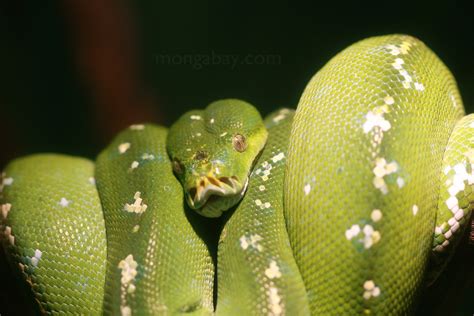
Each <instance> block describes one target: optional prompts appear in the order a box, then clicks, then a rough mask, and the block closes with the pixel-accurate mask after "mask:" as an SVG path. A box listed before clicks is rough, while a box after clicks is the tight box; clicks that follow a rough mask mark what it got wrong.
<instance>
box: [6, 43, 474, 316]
mask: <svg viewBox="0 0 474 316" xmlns="http://www.w3.org/2000/svg"><path fill="white" fill-rule="evenodd" d="M463 116H464V109H463V105H462V102H461V98H460V96H459V93H458V90H457V88H456V84H455V81H454V79H453V78H452V75H451V74H450V72H449V70H448V69H447V68H446V67H445V66H444V65H443V64H442V62H441V61H440V60H439V59H438V58H437V57H436V56H435V55H434V53H433V52H431V51H430V50H429V49H428V48H427V47H426V46H425V45H424V44H423V43H422V42H420V41H418V40H416V39H414V38H412V37H409V36H404V35H391V36H382V37H374V38H369V39H366V40H363V41H361V42H358V43H356V44H354V45H352V46H350V47H349V48H347V49H346V50H344V51H342V52H341V53H339V54H338V55H337V56H336V57H334V58H333V59H332V60H331V61H330V62H329V63H328V64H327V65H326V66H325V67H324V68H323V69H321V70H320V71H319V72H318V73H317V74H316V75H315V76H314V77H313V78H312V79H311V81H310V82H309V84H308V85H307V87H306V89H305V91H304V93H303V95H302V96H301V99H300V102H299V104H298V107H297V110H296V113H295V112H294V111H293V110H289V109H283V110H280V111H276V112H274V113H272V114H270V115H269V116H268V117H267V118H266V119H265V120H262V119H261V117H260V114H259V113H258V112H257V111H256V110H255V108H253V107H252V106H251V105H250V104H248V103H246V102H243V101H239V100H235V99H229V100H222V101H217V102H214V103H212V104H210V105H209V106H208V107H207V108H206V109H205V110H202V111H201V110H200V111H191V112H188V113H186V114H184V115H183V116H182V117H181V118H180V119H179V120H178V121H177V122H176V123H175V124H174V125H173V126H172V127H171V128H170V130H169V131H168V130H167V129H165V128H163V127H159V126H154V125H151V124H147V125H133V126H131V127H130V128H129V129H127V130H125V131H123V132H121V133H120V134H119V135H118V136H117V137H116V138H115V139H114V140H113V141H112V143H111V144H110V145H109V146H108V147H107V148H106V149H105V150H104V151H103V152H102V153H101V154H100V155H99V156H98V158H97V160H96V162H95V164H94V163H93V162H91V161H89V160H87V159H82V158H77V157H69V156H63V155H55V154H40V155H33V156H29V157H25V158H20V159H17V160H15V161H13V162H11V163H10V164H9V165H8V166H7V168H6V169H5V172H4V173H3V175H2V179H1V182H0V205H1V213H0V219H1V226H0V229H1V231H0V235H1V236H2V240H3V246H4V248H5V250H6V251H7V253H8V255H9V258H10V261H11V263H12V266H13V268H14V269H15V270H16V271H19V272H20V274H21V275H22V276H23V278H24V279H25V280H26V281H27V283H28V284H29V285H30V286H31V288H32V290H33V293H34V297H35V299H36V300H37V302H38V303H39V306H40V309H41V311H42V312H44V313H48V314H50V313H51V314H54V313H78V314H122V315H141V314H169V315H174V314H193V315H210V314H214V313H215V314H218V315H308V314H312V315H343V314H344V315H345V314H355V315H357V314H359V315H360V314H364V315H369V314H373V315H388V314H409V313H411V312H412V311H413V309H414V307H415V306H416V301H417V297H418V295H419V294H420V292H421V291H422V290H423V288H424V285H425V283H427V282H432V281H433V280H434V279H435V278H436V276H437V275H438V273H439V272H440V271H441V270H442V268H443V267H444V265H445V264H446V261H447V260H448V259H449V257H450V255H451V253H452V251H453V249H454V247H455V245H456V244H457V242H458V240H459V237H460V236H461V232H462V230H463V229H464V228H465V227H466V223H467V219H468V218H469V216H470V212H471V208H472V206H471V204H472V203H473V200H474V199H473V194H472V185H473V183H474V174H473V162H474V151H473V137H474V117H473V116H471V115H469V116H464V117H463ZM214 217H218V218H219V219H213V218H214ZM216 223H221V224H222V229H221V230H220V231H219V232H220V235H219V238H218V242H217V243H214V242H213V241H216V240H217V238H216V237H217V234H218V231H217V230H216V229H215V226H216ZM215 271H216V272H215ZM214 292H215V295H214V294H213V293H214Z"/></svg>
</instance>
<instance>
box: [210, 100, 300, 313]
mask: <svg viewBox="0 0 474 316" xmlns="http://www.w3.org/2000/svg"><path fill="white" fill-rule="evenodd" d="M293 115H294V111H293V110H288V109H282V110H280V111H277V112H275V113H273V114H271V115H269V116H268V117H267V118H266V119H265V121H264V122H265V125H266V127H267V129H268V132H269V138H268V140H267V144H266V146H265V149H264V150H263V152H262V154H261V156H260V157H259V159H258V161H257V162H256V165H255V167H254V169H253V172H252V174H251V175H250V180H249V187H248V189H247V193H246V194H245V197H244V198H243V199H242V202H241V203H240V204H239V206H238V207H237V209H236V210H235V211H234V213H233V214H231V216H230V217H229V219H228V220H227V221H226V223H225V225H224V228H223V231H222V234H221V238H220V241H219V249H218V280H219V282H218V296H217V302H218V303H217V311H216V314H217V315H282V314H287V315H308V314H309V305H308V301H307V298H306V291H305V288H304V284H303V280H302V279H301V276H300V273H299V271H298V267H297V266H296V263H295V260H294V258H293V253H292V251H291V247H290V244H289V239H288V234H287V232H286V229H285V219H284V218H283V181H284V175H285V160H286V155H287V150H288V142H289V133H290V129H291V122H292V119H293Z"/></svg>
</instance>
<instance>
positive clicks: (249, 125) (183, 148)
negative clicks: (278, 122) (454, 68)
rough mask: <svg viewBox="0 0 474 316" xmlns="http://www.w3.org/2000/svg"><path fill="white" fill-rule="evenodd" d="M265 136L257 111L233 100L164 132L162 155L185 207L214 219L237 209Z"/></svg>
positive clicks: (214, 105) (186, 116)
mask: <svg viewBox="0 0 474 316" xmlns="http://www.w3.org/2000/svg"><path fill="white" fill-rule="evenodd" d="M267 134H268V133H267V130H266V129H265V126H264V124H263V120H262V117H261V116H260V114H259V113H258V111H257V110H256V109H255V108H254V107H253V106H252V105H250V104H249V103H246V102H244V101H240V100H236V99H226V100H220V101H216V102H213V103H211V104H209V105H208V106H207V108H206V109H205V110H194V111H189V112H187V113H186V114H184V115H183V116H181V117H180V118H179V119H178V121H177V122H176V123H174V124H173V125H172V126H171V128H170V130H169V133H168V139H167V150H168V154H169V156H170V158H171V161H172V164H173V171H174V173H175V175H176V176H177V178H178V180H179V181H180V182H181V184H182V186H183V189H184V192H185V196H186V202H187V204H188V205H189V207H191V208H192V209H194V210H196V211H197V212H198V213H199V214H201V215H203V216H206V217H219V216H220V215H222V212H224V211H226V210H228V209H229V208H231V207H232V206H234V205H235V204H237V203H238V202H239V201H240V200H241V199H242V196H243V195H244V193H245V190H246V187H247V183H248V178H249V173H250V171H251V170H252V167H253V164H254V162H255V160H256V158H257V156H258V155H259V153H260V152H261V151H262V149H263V147H264V145H265V142H266V140H267Z"/></svg>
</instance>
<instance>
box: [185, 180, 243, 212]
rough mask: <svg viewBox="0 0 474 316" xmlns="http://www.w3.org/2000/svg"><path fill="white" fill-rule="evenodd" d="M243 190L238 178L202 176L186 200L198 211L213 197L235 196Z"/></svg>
mask: <svg viewBox="0 0 474 316" xmlns="http://www.w3.org/2000/svg"><path fill="white" fill-rule="evenodd" d="M241 190H242V184H241V183H240V182H239V181H238V178H237V177H236V176H232V177H220V178H216V177H214V176H202V177H200V178H198V179H197V180H196V186H195V187H192V188H191V189H189V191H188V192H187V194H186V199H187V202H188V205H189V206H190V207H191V208H192V209H195V210H197V209H200V208H202V207H203V206H204V205H205V204H206V202H208V200H209V198H211V197H217V196H230V195H235V194H238V193H240V191H241Z"/></svg>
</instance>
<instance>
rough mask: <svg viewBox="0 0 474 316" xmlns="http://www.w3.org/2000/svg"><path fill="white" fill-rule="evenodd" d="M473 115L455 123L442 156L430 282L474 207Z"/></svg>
mask: <svg viewBox="0 0 474 316" xmlns="http://www.w3.org/2000/svg"><path fill="white" fill-rule="evenodd" d="M473 171H474V115H472V114H471V115H468V116H465V117H463V118H462V119H461V120H460V121H459V122H458V123H457V124H456V126H455V128H454V130H453V132H452V134H451V137H450V138H449V142H448V145H447V146H446V151H445V153H444V158H443V167H442V174H441V181H440V192H439V199H438V209H439V211H438V215H437V217H436V226H435V229H434V239H433V246H432V247H433V251H432V262H431V267H430V274H429V280H428V281H429V282H432V281H434V280H435V279H436V277H437V276H438V275H439V273H441V271H442V270H443V268H444V267H445V265H446V264H447V262H448V260H449V258H450V257H451V256H452V255H453V252H454V249H455V247H456V245H457V244H458V243H459V241H460V240H461V238H460V237H461V236H462V235H463V232H464V230H465V228H467V227H469V225H467V222H468V221H469V219H470V218H471V212H472V209H473V207H474V193H473V186H474V175H473Z"/></svg>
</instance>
